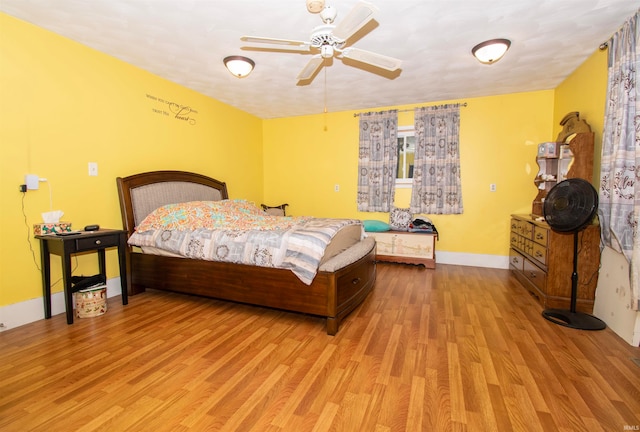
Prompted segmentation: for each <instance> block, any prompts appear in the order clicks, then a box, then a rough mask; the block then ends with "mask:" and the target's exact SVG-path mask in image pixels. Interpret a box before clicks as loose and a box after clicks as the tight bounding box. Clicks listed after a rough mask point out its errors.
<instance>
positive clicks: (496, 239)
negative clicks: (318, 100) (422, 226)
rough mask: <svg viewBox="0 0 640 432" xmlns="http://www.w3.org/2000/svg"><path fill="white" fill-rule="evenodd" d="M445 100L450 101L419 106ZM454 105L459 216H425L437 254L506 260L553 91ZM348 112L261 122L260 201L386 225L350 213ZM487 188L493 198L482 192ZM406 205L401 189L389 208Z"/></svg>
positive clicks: (545, 132)
mask: <svg viewBox="0 0 640 432" xmlns="http://www.w3.org/2000/svg"><path fill="white" fill-rule="evenodd" d="M447 102H455V101H439V102H434V103H425V104H423V105H433V104H439V103H447ZM459 102H467V104H468V105H467V107H462V108H461V111H460V113H461V119H460V125H461V126H460V128H461V130H460V151H461V154H462V159H461V169H462V184H463V190H462V193H463V203H464V214H462V215H447V216H443V215H430V218H431V219H432V220H433V222H434V224H435V225H436V227H437V228H438V231H439V232H440V241H439V242H438V244H437V249H438V250H440V251H448V252H464V253H476V254H489V255H501V256H507V255H508V254H509V252H508V250H509V237H508V235H509V215H510V214H512V213H529V212H530V211H531V202H532V201H533V198H534V197H535V195H536V188H535V185H534V184H533V179H534V177H535V175H536V173H537V170H538V167H537V165H536V163H535V157H536V151H537V144H538V143H540V142H543V141H548V140H549V139H551V137H552V130H553V125H552V120H553V117H552V116H553V91H550V90H549V91H539V92H530V93H517V94H509V95H503V96H492V97H484V98H470V99H465V100H463V101H459ZM415 106H418V105H411V106H399V107H382V108H376V109H375V110H380V109H388V108H398V109H400V110H403V109H408V108H413V107H415ZM353 114H354V113H353V112H351V111H350V112H338V113H329V114H320V115H311V116H300V117H290V118H283V119H274V120H265V121H264V154H265V168H264V185H265V200H267V202H269V203H270V204H278V203H282V202H287V203H289V204H290V208H289V210H290V213H292V214H297V215H302V214H304V215H314V216H327V217H353V218H359V219H379V220H384V221H388V219H389V215H388V214H383V213H362V212H358V211H357V205H356V190H357V167H358V121H359V120H358V118H357V117H354V116H353ZM398 122H399V125H400V126H404V125H412V124H413V112H401V113H400V114H399V120H398ZM325 126H326V130H325ZM491 183H495V184H496V185H497V191H496V192H490V191H489V185H490V184H491ZM336 184H338V185H340V191H339V192H335V191H334V186H335V185H336ZM409 200H410V192H409V189H398V190H397V193H396V206H398V207H408V206H409Z"/></svg>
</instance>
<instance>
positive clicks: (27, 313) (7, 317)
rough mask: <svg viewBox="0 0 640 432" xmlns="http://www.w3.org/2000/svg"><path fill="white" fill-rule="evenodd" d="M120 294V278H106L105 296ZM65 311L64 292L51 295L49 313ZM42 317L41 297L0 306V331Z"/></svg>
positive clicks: (54, 313)
mask: <svg viewBox="0 0 640 432" xmlns="http://www.w3.org/2000/svg"><path fill="white" fill-rule="evenodd" d="M120 294H122V287H121V286H120V278H119V277H115V278H112V279H108V280H107V298H109V297H115V296H119V295H120ZM61 313H65V307H64V293H63V292H57V293H54V294H52V295H51V315H52V316H53V315H58V314H61ZM42 319H44V302H43V300H42V297H37V298H34V299H31V300H26V301H23V302H20V303H14V304H10V305H7V306H2V307H0V323H1V324H2V325H1V326H0V331H4V330H9V329H12V328H15V327H19V326H21V325H25V324H29V323H32V322H34V321H38V320H42Z"/></svg>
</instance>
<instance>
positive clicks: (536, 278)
mask: <svg viewBox="0 0 640 432" xmlns="http://www.w3.org/2000/svg"><path fill="white" fill-rule="evenodd" d="M523 273H524V275H525V277H526V278H527V279H529V280H530V281H531V283H532V284H534V285H535V286H536V287H537V288H538V289H539V290H540V291H542V292H546V286H547V274H546V273H545V272H544V271H542V270H541V269H540V267H538V266H537V265H535V264H533V263H532V262H531V261H529V260H528V259H525V260H524V272H523Z"/></svg>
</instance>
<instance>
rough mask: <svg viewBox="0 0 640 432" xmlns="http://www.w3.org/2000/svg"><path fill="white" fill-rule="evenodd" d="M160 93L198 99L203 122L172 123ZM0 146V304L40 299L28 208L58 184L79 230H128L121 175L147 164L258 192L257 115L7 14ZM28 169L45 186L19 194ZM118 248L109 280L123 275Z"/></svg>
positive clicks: (89, 263) (56, 195) (237, 192)
mask: <svg viewBox="0 0 640 432" xmlns="http://www.w3.org/2000/svg"><path fill="white" fill-rule="evenodd" d="M229 79H230V80H232V79H234V78H233V77H232V76H231V75H229ZM147 95H149V96H152V97H155V98H156V99H152V98H150V97H148V96H147ZM159 99H162V100H164V101H168V102H175V103H177V104H179V105H182V106H187V107H191V108H192V109H193V110H195V111H197V112H191V113H189V114H186V116H188V117H189V118H190V119H192V120H193V121H195V123H194V124H192V123H193V122H190V121H186V120H179V119H176V117H175V115H174V113H173V112H172V111H171V109H170V107H169V105H168V104H167V103H163V102H160V101H159ZM154 110H156V111H154ZM165 112H166V113H168V115H165V114H164V113H165ZM229 125H238V126H240V125H241V126H242V127H236V128H234V127H229ZM0 146H1V148H2V158H1V159H0V204H1V209H2V211H1V212H0V236H1V238H2V248H1V252H0V306H3V305H8V304H13V303H17V302H20V301H24V300H27V299H32V298H36V297H41V296H42V288H41V283H40V272H39V271H38V268H37V267H36V263H34V257H35V261H36V262H37V264H38V265H39V264H40V257H39V245H38V244H37V241H34V239H33V238H32V236H31V235H29V233H30V230H31V228H28V227H27V226H25V219H24V215H23V209H22V207H23V205H24V212H25V214H26V219H27V223H28V224H29V225H32V224H33V223H37V222H40V221H41V220H42V218H41V216H40V213H42V212H45V211H49V210H50V204H49V201H50V200H49V192H50V191H51V194H52V197H53V207H54V209H60V210H63V211H64V213H65V214H64V217H63V220H65V221H71V222H72V223H73V227H74V228H82V227H84V226H85V225H87V224H93V223H97V224H100V225H101V226H104V227H114V228H120V227H122V223H121V220H120V210H119V205H118V198H117V191H116V184H115V178H116V177H117V176H126V175H130V174H133V173H137V172H142V171H147V170H156V169H173V170H188V171H195V172H199V173H202V174H206V175H210V176H213V177H216V178H219V179H221V180H224V181H226V182H227V184H228V187H229V193H230V195H231V196H232V197H233V198H238V197H242V198H247V199H250V200H253V201H256V202H260V201H261V200H262V193H263V192H262V177H263V172H262V166H263V161H262V121H261V120H260V119H259V118H257V117H254V116H252V115H249V114H247V113H244V112H242V111H240V110H237V109H235V108H232V107H230V106H228V105H225V104H223V103H221V102H219V101H216V100H213V99H211V98H209V97H206V96H203V95H201V94H198V93H196V92H194V91H191V90H189V89H186V88H184V87H181V86H179V85H177V84H174V83H171V82H169V81H166V80H164V79H161V78H159V77H157V76H155V75H152V74H150V73H148V72H146V71H143V70H141V69H138V68H135V67H133V66H131V65H128V64H126V63H124V62H121V61H119V60H117V59H114V58H113V57H110V56H107V55H105V54H102V53H99V52H97V51H94V50H92V49H89V48H87V47H85V46H82V45H80V44H77V43H75V42H72V41H70V40H68V39H65V38H62V37H60V36H57V35H55V34H53V33H50V32H48V31H45V30H42V29H40V28H38V27H35V26H32V25H30V24H27V23H25V22H22V21H19V20H16V19H14V18H12V17H9V16H8V15H5V14H0ZM88 162H97V163H98V174H99V175H98V176H97V177H89V176H88V172H87V164H88ZM27 173H34V174H37V175H38V176H40V177H43V178H46V179H47V183H41V184H40V189H39V190H37V191H29V192H27V193H26V194H22V193H20V192H19V190H18V185H20V184H21V183H23V182H24V175H25V174H27ZM23 195H24V196H23ZM29 238H30V242H31V245H30V244H29V242H28V239H29ZM30 247H33V250H34V251H33V253H32V252H31V251H30ZM113 254H114V253H113V252H111V251H110V253H109V256H108V257H107V267H108V268H107V270H108V276H109V277H114V276H116V275H117V265H115V264H112V263H115V262H116V261H115V260H114V259H113V258H114V257H113V256H112V255H113ZM56 258H57V257H56ZM78 262H79V267H78V270H77V271H78V273H74V274H80V273H84V274H93V273H95V272H96V271H97V265H96V264H95V262H96V259H95V257H94V256H81V257H80V258H79V259H78ZM52 264H53V266H52V272H53V275H52V280H54V281H55V280H56V279H58V278H59V276H60V271H59V268H58V267H59V265H56V262H55V260H54V261H53V263H52ZM61 289H62V287H61V283H57V284H56V285H55V286H54V291H60V290H61Z"/></svg>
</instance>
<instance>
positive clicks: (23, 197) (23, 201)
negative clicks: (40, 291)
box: [21, 192, 78, 287]
mask: <svg viewBox="0 0 640 432" xmlns="http://www.w3.org/2000/svg"><path fill="white" fill-rule="evenodd" d="M26 196H27V193H26V192H22V200H21V208H22V217H23V219H24V226H25V227H26V229H27V244H28V245H29V250H30V251H31V258H32V259H33V264H35V266H36V268H37V269H38V271H39V272H42V269H41V268H40V265H38V260H37V259H36V251H35V250H33V243H31V227H30V226H29V221H28V220H27V212H26V210H25V198H26ZM77 268H78V257H74V266H73V268H72V269H71V273H72V274H73V272H74V270H76V269H77ZM61 280H62V278H59V279H58V280H57V281H55V282H53V283H52V284H51V287H54V286H55V285H56V284H57V283H58V282H60V281H61Z"/></svg>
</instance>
